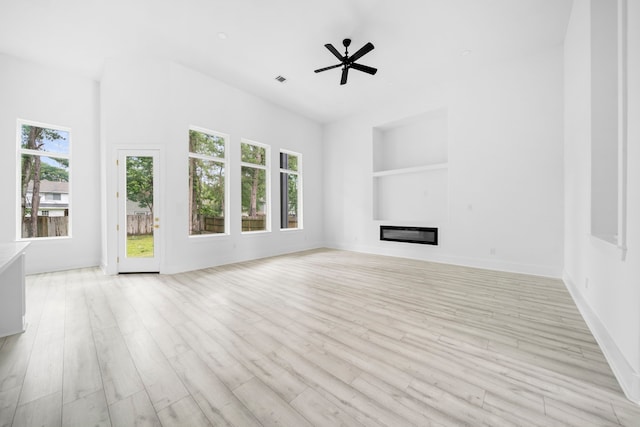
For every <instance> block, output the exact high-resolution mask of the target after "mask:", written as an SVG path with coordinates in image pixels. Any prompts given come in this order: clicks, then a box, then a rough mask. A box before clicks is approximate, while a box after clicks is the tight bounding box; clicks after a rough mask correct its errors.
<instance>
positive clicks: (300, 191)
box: [278, 148, 304, 231]
mask: <svg viewBox="0 0 640 427" xmlns="http://www.w3.org/2000/svg"><path fill="white" fill-rule="evenodd" d="M280 154H287V155H290V156H295V157H296V158H297V159H298V170H297V171H294V170H291V169H284V168H280V174H283V173H286V174H288V175H296V176H297V177H298V179H297V181H298V212H297V213H296V214H297V217H298V226H297V227H296V228H288V227H287V228H282V222H281V223H280V231H296V230H303V229H304V221H303V217H304V215H303V194H304V192H303V178H302V175H303V174H302V153H298V152H296V151H291V150H287V149H284V148H281V149H280ZM278 160H280V156H278ZM279 176H280V175H279ZM280 209H282V194H280Z"/></svg>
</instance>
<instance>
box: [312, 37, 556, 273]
mask: <svg viewBox="0 0 640 427" xmlns="http://www.w3.org/2000/svg"><path fill="white" fill-rule="evenodd" d="M562 105H563V100H562V49H561V47H558V48H554V49H550V50H547V51H544V52H538V53H536V54H532V55H529V56H523V57H521V58H518V59H517V60H513V61H511V62H507V63H500V64H495V65H493V66H490V67H483V68H469V69H468V70H466V71H463V72H460V73H459V76H458V77H456V79H455V80H454V81H452V82H451V83H450V85H449V86H448V87H446V86H441V87H436V88H433V90H432V91H430V92H429V93H416V94H414V96H413V97H412V98H411V99H407V101H406V102H405V103H402V104H396V105H392V106H388V107H386V106H385V107H381V108H380V109H378V110H375V111H371V112H367V113H363V114H360V115H358V116H355V117H351V118H347V119H345V120H342V121H339V122H336V123H333V124H330V125H327V126H326V129H325V135H324V143H325V236H326V240H327V243H328V245H330V246H332V247H338V248H345V249H352V250H358V251H366V252H374V253H380V254H388V255H397V256H405V257H411V258H419V259H428V260H434V261H441V262H450V263H455V264H463V265H470V266H478V267H484V268H493V269H498V270H508V271H517V272H524V273H532V274H540V275H546V276H555V277H560V275H561V272H562V256H563V244H562V238H563V222H562V218H563V185H562V179H563V173H562V167H563V166H562V161H563V160H562V158H563V149H562V138H563V135H562V120H563V110H562ZM438 108H446V109H447V110H448V136H449V156H448V157H449V171H448V173H449V196H448V199H449V212H448V218H447V219H446V220H444V221H433V222H429V221H425V222H423V223H421V224H413V225H422V226H438V227H439V228H440V236H439V238H440V245H439V246H437V247H433V246H426V245H415V244H406V243H394V242H380V241H379V240H378V238H379V230H378V229H379V225H381V224H386V225H394V224H392V223H391V224H390V223H389V222H381V221H374V220H373V219H372V218H373V216H372V205H373V198H372V193H373V188H372V186H373V184H372V177H371V174H372V170H373V166H372V128H373V127H375V126H379V125H383V124H386V123H389V122H393V121H396V120H401V119H403V118H405V117H410V116H415V115H417V114H420V113H424V112H427V111H432V110H436V109H438ZM404 225H410V224H404ZM492 249H493V251H492ZM492 252H494V253H493V254H492Z"/></svg>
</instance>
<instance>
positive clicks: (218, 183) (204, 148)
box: [189, 128, 229, 236]
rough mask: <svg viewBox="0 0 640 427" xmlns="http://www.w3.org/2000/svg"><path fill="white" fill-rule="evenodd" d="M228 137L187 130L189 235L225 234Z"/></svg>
mask: <svg viewBox="0 0 640 427" xmlns="http://www.w3.org/2000/svg"><path fill="white" fill-rule="evenodd" d="M228 140H229V136H228V135H225V134H222V133H218V132H213V131H209V130H205V129H198V128H191V129H189V235H190V236H196V235H212V234H228V230H229V222H228V221H229V220H228V218H229V215H227V209H228V207H227V202H226V201H227V199H228V197H227V194H228V182H227V180H226V179H225V174H226V170H227V160H226V159H227V141H228Z"/></svg>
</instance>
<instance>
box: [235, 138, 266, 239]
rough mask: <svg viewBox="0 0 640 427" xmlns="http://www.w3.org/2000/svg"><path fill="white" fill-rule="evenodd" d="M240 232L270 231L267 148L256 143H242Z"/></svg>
mask: <svg viewBox="0 0 640 427" xmlns="http://www.w3.org/2000/svg"><path fill="white" fill-rule="evenodd" d="M240 147H241V151H242V152H241V176H242V231H243V232H246V231H270V226H269V223H268V219H269V218H268V212H269V147H268V146H266V145H263V144H259V143H257V142H248V141H247V142H244V141H243V142H242V143H241V144H240Z"/></svg>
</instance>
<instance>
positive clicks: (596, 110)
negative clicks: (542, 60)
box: [591, 0, 627, 257]
mask: <svg viewBox="0 0 640 427" xmlns="http://www.w3.org/2000/svg"><path fill="white" fill-rule="evenodd" d="M626 16H627V1H626V0H618V1H610V0H594V1H592V2H591V234H592V235H593V236H594V237H597V238H599V239H602V240H604V241H606V242H609V243H612V244H614V245H616V246H618V247H619V248H621V249H622V250H623V257H624V251H625V250H626V203H627V192H626V180H627V22H626Z"/></svg>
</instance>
